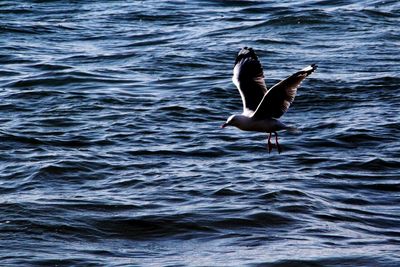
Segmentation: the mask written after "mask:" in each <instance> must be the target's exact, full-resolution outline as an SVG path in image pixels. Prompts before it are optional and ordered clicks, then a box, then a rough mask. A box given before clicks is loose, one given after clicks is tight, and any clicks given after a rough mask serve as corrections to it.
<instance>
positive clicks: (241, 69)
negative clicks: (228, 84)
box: [232, 47, 267, 114]
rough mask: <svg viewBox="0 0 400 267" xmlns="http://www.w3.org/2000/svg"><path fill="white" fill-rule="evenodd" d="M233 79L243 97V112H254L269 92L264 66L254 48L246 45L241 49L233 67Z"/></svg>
mask: <svg viewBox="0 0 400 267" xmlns="http://www.w3.org/2000/svg"><path fill="white" fill-rule="evenodd" d="M232 81H233V83H234V84H235V85H236V87H237V88H238V90H239V92H240V96H241V97H242V102H243V113H245V114H252V113H253V112H254V111H255V110H256V109H257V107H258V105H259V104H260V102H261V100H262V99H263V97H264V95H265V93H266V92H267V87H266V86H265V82H264V74H263V68H262V66H261V63H260V61H259V60H258V57H257V55H256V54H255V53H254V50H253V49H252V48H247V47H244V48H243V49H242V50H240V52H239V54H238V56H237V57H236V61H235V67H234V68H233V77H232Z"/></svg>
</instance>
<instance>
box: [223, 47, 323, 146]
mask: <svg viewBox="0 0 400 267" xmlns="http://www.w3.org/2000/svg"><path fill="white" fill-rule="evenodd" d="M316 68H317V65H315V64H312V65H310V66H308V67H306V68H304V69H302V70H300V71H298V72H296V73H295V74H293V75H291V76H289V77H288V78H286V79H284V80H282V81H280V82H279V83H277V84H275V85H274V86H272V87H271V88H270V89H269V90H267V86H266V85H265V81H264V73H263V69H262V66H261V63H260V61H259V60H258V57H257V55H256V54H255V52H254V50H253V49H252V48H247V47H244V48H243V49H241V50H240V51H239V53H238V56H237V57H236V61H235V66H234V68H233V77H232V81H233V83H234V84H235V85H236V87H237V88H238V90H239V93H240V96H241V98H242V103H243V113H242V114H241V115H232V116H230V117H229V118H228V120H227V121H226V122H225V123H224V124H223V125H222V127H223V128H225V127H226V126H235V127H237V128H239V129H240V130H243V131H255V132H265V133H269V138H268V150H269V151H271V149H272V144H271V141H270V139H271V134H272V133H275V140H276V145H277V147H278V151H279V152H281V148H280V146H279V143H278V134H277V131H280V130H284V129H287V130H293V128H292V127H288V126H286V125H285V124H283V123H282V122H280V121H279V120H278V118H279V117H281V116H282V115H283V114H285V112H286V111H287V110H288V109H289V106H290V104H291V103H292V102H293V100H294V98H295V96H296V92H297V88H298V87H299V86H300V84H301V82H302V81H303V80H304V79H305V78H306V77H307V76H308V75H310V74H311V73H313V72H314V71H315V70H316Z"/></svg>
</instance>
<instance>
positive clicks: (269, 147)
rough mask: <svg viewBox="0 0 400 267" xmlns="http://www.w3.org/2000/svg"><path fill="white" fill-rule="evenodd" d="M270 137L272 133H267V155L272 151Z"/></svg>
mask: <svg viewBox="0 0 400 267" xmlns="http://www.w3.org/2000/svg"><path fill="white" fill-rule="evenodd" d="M271 135H272V133H269V137H268V153H271V150H272V144H271Z"/></svg>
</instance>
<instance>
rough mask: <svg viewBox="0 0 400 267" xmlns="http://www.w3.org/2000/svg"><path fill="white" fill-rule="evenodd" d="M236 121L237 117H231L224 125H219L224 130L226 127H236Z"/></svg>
mask: <svg viewBox="0 0 400 267" xmlns="http://www.w3.org/2000/svg"><path fill="white" fill-rule="evenodd" d="M238 120H239V116H238V115H232V116H230V117H229V118H228V119H227V120H226V122H225V123H224V124H222V125H221V128H225V127H227V126H237V123H238Z"/></svg>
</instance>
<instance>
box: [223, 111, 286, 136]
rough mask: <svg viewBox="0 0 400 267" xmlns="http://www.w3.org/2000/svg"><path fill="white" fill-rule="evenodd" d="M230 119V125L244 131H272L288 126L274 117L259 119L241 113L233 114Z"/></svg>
mask: <svg viewBox="0 0 400 267" xmlns="http://www.w3.org/2000/svg"><path fill="white" fill-rule="evenodd" d="M228 120H229V119H228ZM230 120H231V124H230V125H232V126H235V127H237V128H239V129H240V130H242V131H251V132H263V133H271V132H276V131H280V130H284V129H287V128H288V127H287V126H286V125H285V124H283V123H282V122H280V121H279V120H277V119H274V118H265V119H261V120H258V119H254V118H252V117H248V116H246V115H243V114H241V115H232V116H231V119H230ZM232 120H233V121H232Z"/></svg>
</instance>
